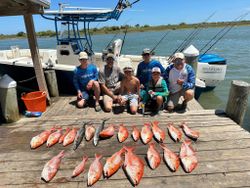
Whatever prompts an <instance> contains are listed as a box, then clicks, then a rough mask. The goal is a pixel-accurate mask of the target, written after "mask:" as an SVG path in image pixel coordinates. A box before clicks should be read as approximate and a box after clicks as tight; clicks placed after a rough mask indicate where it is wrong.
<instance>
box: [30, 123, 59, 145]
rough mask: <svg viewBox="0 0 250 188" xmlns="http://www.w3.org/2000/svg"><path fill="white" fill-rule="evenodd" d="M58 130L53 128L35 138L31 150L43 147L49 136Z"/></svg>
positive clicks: (31, 143)
mask: <svg viewBox="0 0 250 188" xmlns="http://www.w3.org/2000/svg"><path fill="white" fill-rule="evenodd" d="M55 130H56V129H55V128H54V127H53V128H51V129H50V130H46V131H43V132H42V133H40V134H39V135H37V136H34V137H33V138H32V139H31V141H30V148H31V149H36V148H38V147H39V146H41V145H43V144H44V143H45V142H46V141H47V140H48V138H49V135H50V134H51V133H52V132H54V131H55Z"/></svg>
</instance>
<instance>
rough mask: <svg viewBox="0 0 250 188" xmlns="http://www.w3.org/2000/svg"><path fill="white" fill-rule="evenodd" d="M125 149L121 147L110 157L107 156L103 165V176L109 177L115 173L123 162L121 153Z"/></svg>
mask: <svg viewBox="0 0 250 188" xmlns="http://www.w3.org/2000/svg"><path fill="white" fill-rule="evenodd" d="M124 152H125V149H124V148H122V149H121V150H120V151H118V152H116V153H114V154H113V155H112V156H111V157H109V158H107V160H106V163H105V165H104V167H103V172H104V176H105V177H106V178H109V177H110V176H112V175H113V174H114V173H116V172H117V171H118V170H119V168H120V167H121V166H122V164H123V159H122V155H123V154H124Z"/></svg>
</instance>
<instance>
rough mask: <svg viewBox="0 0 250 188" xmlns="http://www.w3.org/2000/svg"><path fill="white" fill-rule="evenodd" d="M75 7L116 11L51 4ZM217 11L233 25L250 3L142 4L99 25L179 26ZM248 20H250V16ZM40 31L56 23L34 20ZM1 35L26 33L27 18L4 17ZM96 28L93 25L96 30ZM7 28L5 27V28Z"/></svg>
mask: <svg viewBox="0 0 250 188" xmlns="http://www.w3.org/2000/svg"><path fill="white" fill-rule="evenodd" d="M59 2H61V3H67V4H70V5H71V6H81V7H101V8H112V7H114V6H115V5H116V2H117V1H116V0H74V1H73V0H60V1H59V0H51V9H58V3H59ZM214 11H216V14H215V15H214V16H213V18H211V19H210V21H230V20H234V19H235V18H236V17H237V16H239V15H241V14H243V13H245V12H247V11H250V1H249V0H140V1H139V2H138V3H137V4H135V5H134V6H133V8H132V9H130V10H126V11H125V12H124V13H123V14H122V15H121V17H120V19H119V20H118V21H108V22H105V23H102V24H100V25H99V27H102V26H105V25H122V24H124V23H125V22H127V21H128V20H129V22H128V24H129V25H135V24H140V25H144V24H149V25H161V24H165V25H166V24H179V23H181V22H185V23H197V22H202V21H204V20H205V19H206V18H207V17H208V16H209V15H211V14H212V13H213V12H214ZM245 19H247V20H250V15H248V16H247V17H246V18H245ZM34 21H35V27H36V31H45V30H49V29H50V30H54V24H53V22H52V21H48V20H45V19H43V18H42V17H41V16H40V15H36V16H34ZM0 23H1V26H2V27H0V34H15V33H17V32H20V31H24V32H25V26H24V21H23V17H21V16H11V17H0ZM95 25H96V24H93V27H94V26H95ZM3 26H4V27H3Z"/></svg>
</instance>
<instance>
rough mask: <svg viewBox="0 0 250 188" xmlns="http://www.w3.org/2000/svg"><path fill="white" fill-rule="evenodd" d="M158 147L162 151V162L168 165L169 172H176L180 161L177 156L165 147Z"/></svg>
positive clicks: (162, 145)
mask: <svg viewBox="0 0 250 188" xmlns="http://www.w3.org/2000/svg"><path fill="white" fill-rule="evenodd" d="M160 146H161V147H162V149H163V153H164V154H163V155H164V160H165V162H166V164H167V165H168V167H169V168H170V170H172V171H173V172H175V171H177V170H178V168H179V166H180V159H179V157H178V155H176V154H175V153H174V152H172V151H171V150H170V149H168V148H167V146H166V145H164V144H160Z"/></svg>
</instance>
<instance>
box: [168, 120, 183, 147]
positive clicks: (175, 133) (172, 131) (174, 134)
mask: <svg viewBox="0 0 250 188" xmlns="http://www.w3.org/2000/svg"><path fill="white" fill-rule="evenodd" d="M167 127H168V134H169V135H170V137H171V138H172V139H173V140H174V141H175V142H179V141H180V140H181V137H182V134H181V131H180V130H179V129H177V128H175V127H174V125H173V123H169V124H168V126H167Z"/></svg>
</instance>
